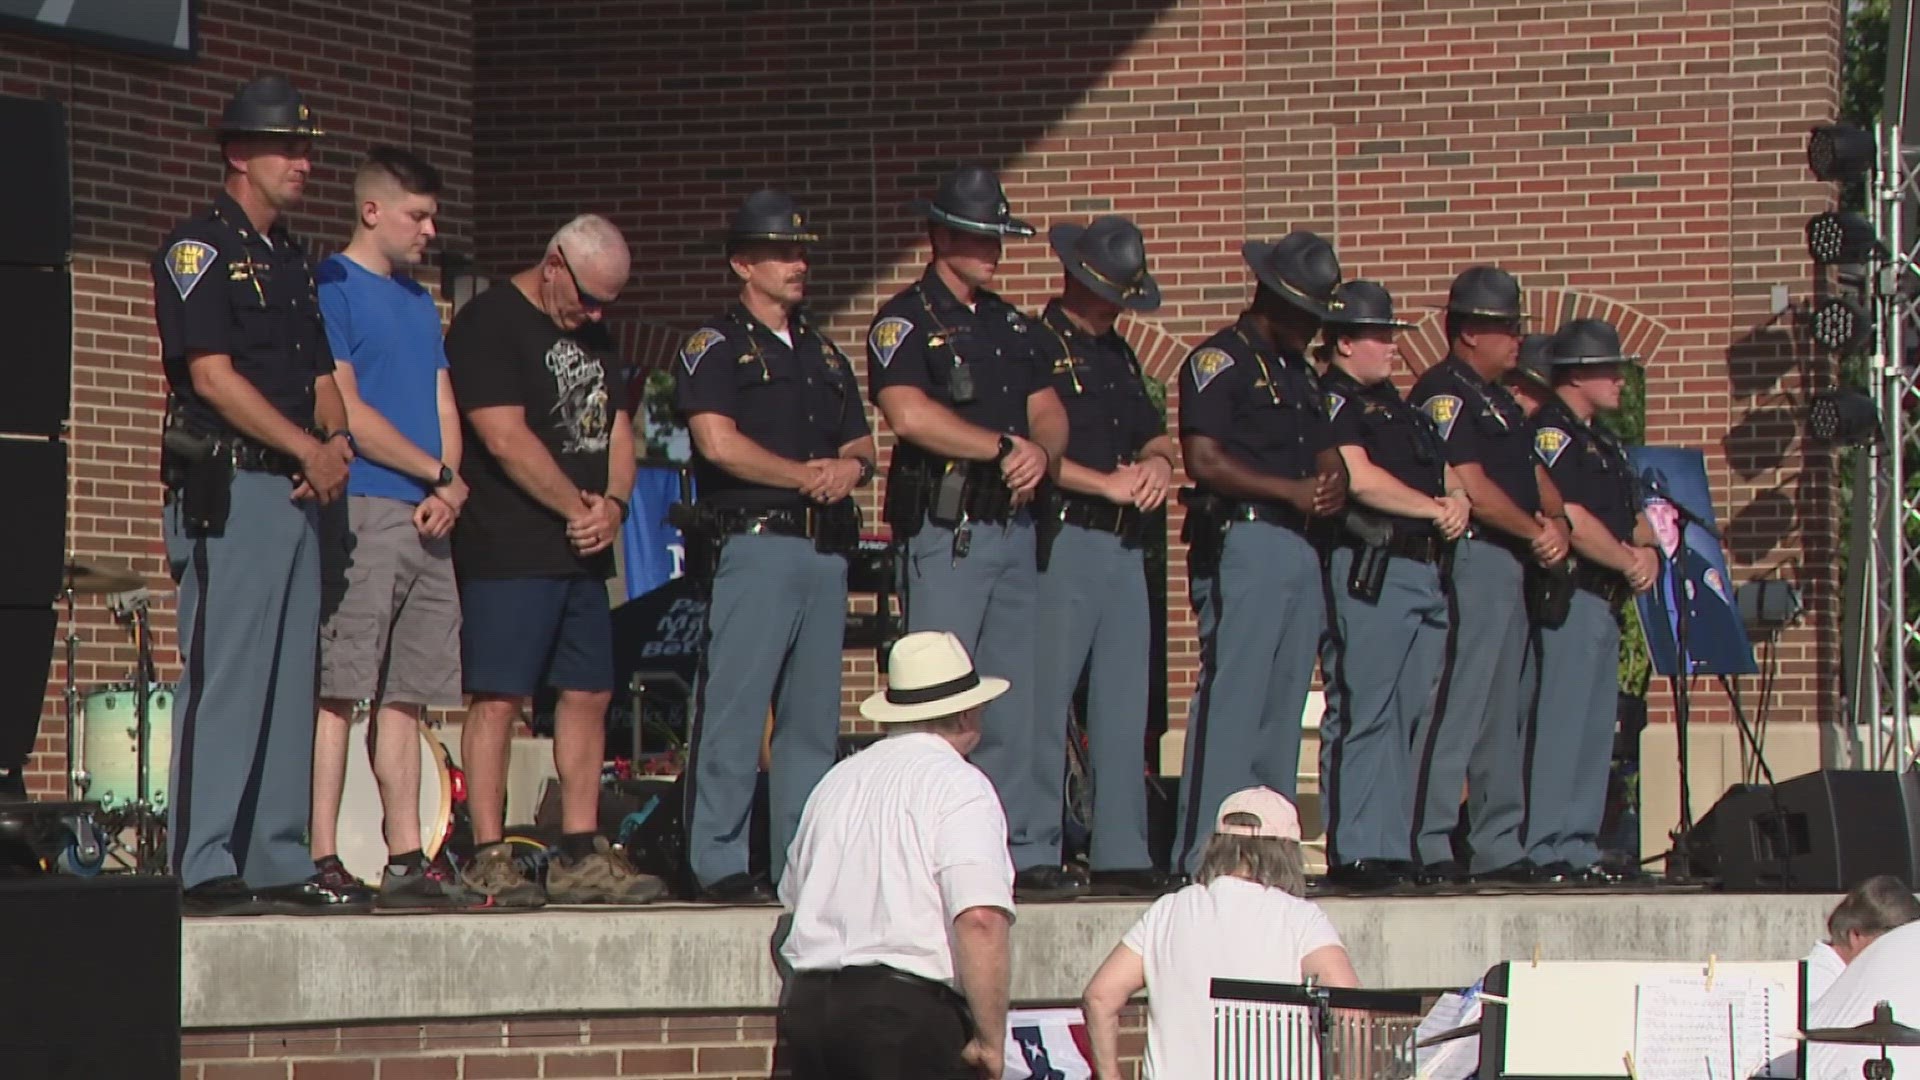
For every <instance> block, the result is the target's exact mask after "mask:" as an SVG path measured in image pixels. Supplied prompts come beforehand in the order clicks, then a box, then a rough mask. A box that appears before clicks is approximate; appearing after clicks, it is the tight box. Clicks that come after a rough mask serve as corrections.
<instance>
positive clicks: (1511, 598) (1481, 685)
mask: <svg viewBox="0 0 1920 1080" xmlns="http://www.w3.org/2000/svg"><path fill="white" fill-rule="evenodd" d="M1454 550H1455V555H1454V563H1453V601H1454V604H1453V609H1452V614H1453V630H1452V632H1451V633H1450V635H1449V640H1448V643H1447V665H1446V668H1445V670H1444V671H1443V672H1442V673H1441V676H1440V686H1439V689H1438V690H1437V691H1436V693H1435V695H1434V703H1433V707H1432V708H1431V709H1429V710H1427V711H1426V713H1425V715H1424V716H1423V717H1422V722H1421V724H1420V725H1419V727H1417V728H1416V729H1415V730H1414V733H1413V752H1414V753H1415V754H1416V755H1418V756H1417V758H1416V760H1415V771H1414V780H1415V795H1414V821H1413V829H1412V836H1413V852H1414V857H1415V858H1416V859H1418V860H1420V861H1421V862H1422V863H1425V864H1427V865H1433V864H1435V863H1440V862H1445V861H1447V860H1449V859H1451V858H1453V848H1452V846H1451V843H1450V841H1449V834H1450V833H1451V832H1452V831H1453V828H1454V826H1455V824H1457V823H1458V822H1459V820H1460V785H1461V783H1462V782H1463V781H1464V782H1465V784H1466V787H1467V822H1468V833H1467V838H1468V841H1469V843H1471V845H1472V847H1473V863H1472V866H1471V867H1470V868H1469V869H1471V870H1472V871H1473V872H1474V873H1483V872H1485V871H1489V870H1498V869H1500V868H1501V867H1503V866H1507V865H1508V864H1510V863H1514V862H1518V861H1519V860H1520V859H1521V858H1522V857H1523V856H1525V854H1526V849H1525V848H1523V847H1522V846H1521V843H1520V836H1521V831H1522V830H1523V829H1524V828H1525V826H1526V810H1527V804H1526V775H1525V769H1524V765H1523V762H1522V760H1521V745H1522V728H1523V725H1524V722H1525V720H1526V713H1525V709H1524V706H1526V705H1527V704H1528V703H1530V702H1531V701H1532V700H1533V690H1532V687H1531V685H1530V680H1531V678H1532V676H1533V675H1534V672H1533V670H1532V665H1530V664H1528V663H1526V653H1527V612H1526V599H1525V596H1524V591H1523V590H1524V584H1523V581H1524V579H1523V576H1522V575H1523V573H1524V570H1523V568H1522V566H1521V564H1520V561H1519V559H1518V558H1517V557H1515V555H1514V554H1513V552H1511V551H1509V550H1508V549H1507V548H1505V547H1503V546H1501V545H1499V544H1495V543H1489V542H1487V541H1485V540H1462V541H1460V542H1459V543H1457V544H1456V545H1455V549H1454Z"/></svg>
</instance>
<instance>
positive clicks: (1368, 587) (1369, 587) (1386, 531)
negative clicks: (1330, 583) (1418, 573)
mask: <svg viewBox="0 0 1920 1080" xmlns="http://www.w3.org/2000/svg"><path fill="white" fill-rule="evenodd" d="M1346 526H1347V533H1348V534H1349V535H1350V536H1351V537H1352V538H1353V539H1355V540H1357V541H1359V542H1358V543H1357V544H1353V545H1351V546H1352V547H1353V566H1352V567H1351V568H1349V569H1348V571H1347V595H1348V596H1351V597H1353V598H1354V599H1355V600H1359V601H1362V602H1364V603H1368V604H1371V603H1374V602H1376V601H1378V600H1379V599H1380V594H1381V592H1382V591H1384V590H1385V589H1386V586H1387V564H1388V563H1389V562H1390V561H1392V559H1393V553H1392V552H1391V551H1390V550H1388V545H1389V544H1391V543H1392V542H1393V524H1392V523H1391V522H1388V521H1385V520H1382V519H1381V518H1380V517H1378V516H1377V515H1375V514H1373V513H1371V512H1370V511H1368V510H1366V509H1364V508H1362V507H1358V506H1354V507H1349V508H1348V509H1347V512H1346Z"/></svg>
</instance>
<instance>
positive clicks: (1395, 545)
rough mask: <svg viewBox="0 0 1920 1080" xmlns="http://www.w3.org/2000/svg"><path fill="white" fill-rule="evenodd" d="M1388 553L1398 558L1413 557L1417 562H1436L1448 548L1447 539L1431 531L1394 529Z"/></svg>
mask: <svg viewBox="0 0 1920 1080" xmlns="http://www.w3.org/2000/svg"><path fill="white" fill-rule="evenodd" d="M1386 548H1387V554H1389V555H1393V556H1395V557H1397V558H1402V559H1412V560H1413V561H1415V562H1423V563H1435V562H1439V561H1440V556H1441V554H1442V553H1443V552H1445V550H1446V541H1444V540H1442V539H1440V538H1439V537H1438V536H1435V535H1434V534H1433V533H1431V532H1424V531H1423V532H1405V531H1402V530H1400V529H1395V530H1394V531H1393V538H1392V539H1390V540H1388V541H1387V544H1386Z"/></svg>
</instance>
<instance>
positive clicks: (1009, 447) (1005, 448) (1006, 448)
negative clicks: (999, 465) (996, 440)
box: [993, 435, 1020, 462]
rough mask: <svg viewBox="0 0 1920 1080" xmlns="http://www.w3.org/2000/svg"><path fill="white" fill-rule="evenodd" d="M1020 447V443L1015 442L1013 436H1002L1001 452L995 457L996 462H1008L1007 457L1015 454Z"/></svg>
mask: <svg viewBox="0 0 1920 1080" xmlns="http://www.w3.org/2000/svg"><path fill="white" fill-rule="evenodd" d="M1019 445H1020V444H1019V443H1016V442H1014V441H1013V436H1011V435H1002V436H1000V452H999V453H998V454H995V455H994V456H993V460H994V461H996V462H1000V461H1005V460H1007V455H1008V454H1011V453H1013V451H1014V450H1015V449H1016V448H1017V447H1018V446H1019Z"/></svg>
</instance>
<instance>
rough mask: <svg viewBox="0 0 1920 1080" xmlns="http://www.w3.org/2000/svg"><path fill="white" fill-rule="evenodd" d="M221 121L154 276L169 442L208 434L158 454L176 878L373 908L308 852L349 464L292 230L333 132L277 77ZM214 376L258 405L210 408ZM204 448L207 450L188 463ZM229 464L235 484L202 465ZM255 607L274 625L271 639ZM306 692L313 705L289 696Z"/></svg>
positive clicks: (232, 900)
mask: <svg viewBox="0 0 1920 1080" xmlns="http://www.w3.org/2000/svg"><path fill="white" fill-rule="evenodd" d="M211 126H212V128H213V130H214V131H215V132H216V133H217V134H218V137H219V141H220V144H221V157H222V158H223V159H224V162H225V165H226V171H225V175H224V177H223V180H222V190H220V191H219V192H218V193H216V194H215V196H214V198H213V200H212V201H211V202H210V203H209V204H208V205H207V206H206V207H204V208H203V209H201V210H199V211H197V212H195V213H194V214H193V215H192V216H190V217H188V218H186V219H184V220H182V221H180V222H178V223H177V224H175V226H174V228H173V230H172V231H171V232H170V233H169V234H168V235H167V238H166V239H165V241H163V242H162V244H161V247H160V249H159V251H158V252H156V253H155V257H154V259H153V262H152V264H151V270H152V274H153V284H154V291H153V298H154V317H155V320H156V322H157V323H158V328H159V332H160V353H161V361H162V365H163V368H164V370H165V373H166V378H167V384H168V390H169V393H168V405H169V408H168V427H169V434H170V435H176V436H177V434H178V433H179V432H180V431H185V432H187V433H189V434H190V435H192V436H194V438H193V439H187V440H182V439H178V438H169V439H168V440H166V445H165V446H163V448H162V453H161V472H162V480H163V482H164V483H166V485H167V487H168V491H169V497H168V499H167V512H166V520H165V523H164V524H165V532H166V542H167V549H168V551H170V552H174V553H175V554H176V556H177V561H176V564H175V565H178V566H182V567H184V569H183V571H182V574H181V576H180V580H179V585H180V588H181V589H182V590H183V595H189V596H194V597H196V598H197V602H196V603H195V604H192V605H188V606H187V607H185V608H183V610H182V613H181V617H180V633H181V637H180V649H181V654H182V658H183V660H184V661H185V667H184V668H183V673H182V676H181V683H180V688H179V693H180V697H181V700H182V701H183V702H191V703H192V708H191V709H190V710H188V711H185V712H183V714H182V719H181V721H180V722H179V730H180V735H181V741H180V742H179V744H178V745H179V746H181V747H182V748H183V749H182V751H181V753H180V756H179V758H178V759H177V760H176V761H175V763H174V765H175V769H176V775H177V781H176V783H175V785H174V787H175V790H174V791H172V792H171V793H170V794H171V796H172V798H171V800H170V803H169V814H170V815H171V818H170V821H169V827H168V835H169V839H170V840H171V842H172V845H173V852H172V865H173V871H174V873H175V874H177V875H178V876H179V878H180V881H181V884H182V886H183V887H184V890H185V891H184V896H183V901H182V906H183V908H184V910H186V911H187V912H188V913H191V914H219V913H243V912H261V911H288V910H292V911H342V910H362V911H364V910H370V909H371V902H370V900H369V899H368V898H367V897H366V896H365V894H364V890H362V891H360V892H358V893H356V892H353V891H350V890H343V889H338V888H334V887H333V886H331V885H329V884H328V882H327V881H326V880H324V879H323V878H322V876H321V875H320V874H319V873H318V869H319V868H318V867H316V865H315V864H314V862H313V859H312V854H311V851H310V849H309V848H308V846H307V844H306V843H305V841H304V840H302V839H301V837H302V836H303V835H304V834H305V833H306V831H307V824H308V816H309V815H308V811H309V804H308V800H307V791H308V787H309V780H310V779H311V777H312V773H313V740H312V731H313V725H314V714H315V712H314V698H313V694H312V692H311V691H312V689H313V687H314V686H315V685H317V682H318V673H317V672H316V670H315V666H316V659H317V654H318V651H319V634H320V623H319V616H320V607H321V598H320V577H321V573H320V561H319V551H320V542H319V505H320V504H323V503H330V502H333V501H334V500H335V499H337V498H339V497H340V496H341V495H342V494H343V493H344V489H345V486H346V482H347V471H348V462H349V461H351V459H352V457H353V451H352V436H351V435H349V434H348V431H347V413H346V407H345V405H344V404H343V403H342V400H341V396H340V391H339V388H338V387H337V386H336V385H335V383H334V379H333V369H334V351H333V349H332V347H331V346H330V345H329V343H328V341H327V335H326V332H325V330H324V327H323V324H322V320H321V315H320V302H319V298H318V296H317V295H316V292H315V288H314V278H313V271H312V267H311V266H310V265H309V264H308V262H307V257H306V253H305V251H304V250H303V249H302V247H301V245H300V243H299V241H298V240H297V239H295V238H294V237H293V236H292V235H290V234H289V232H288V230H287V227H286V224H285V220H284V212H285V211H286V210H288V209H290V208H292V207H294V206H296V205H298V204H299V202H300V199H301V197H302V196H303V195H304V194H305V190H306V181H307V176H308V173H309V172H310V171H311V170H312V162H311V161H310V160H309V158H308V154H309V149H308V140H309V139H311V138H312V137H313V136H315V135H317V134H319V131H320V129H319V126H318V124H317V123H316V122H315V120H314V117H313V114H312V112H311V110H309V109H308V108H307V106H306V103H305V102H304V101H303V100H302V99H301V96H300V94H299V93H298V92H297V91H296V90H294V88H293V86H292V85H291V84H290V83H288V82H287V80H286V79H285V78H283V77H281V76H278V75H269V76H266V77H264V78H259V79H255V80H253V81H252V82H249V83H247V84H246V85H245V86H243V87H241V88H240V90H239V92H238V93H237V94H235V95H234V98H233V100H232V101H231V102H230V103H228V105H227V106H226V108H225V110H224V111H223V112H222V114H221V116H220V117H219V119H218V121H217V122H215V123H214V124H213V125H211ZM216 363H217V366H218V368H219V370H220V371H223V372H224V373H225V377H226V378H227V379H229V380H239V381H240V382H242V383H244V384H246V385H247V386H249V388H250V389H251V390H252V391H253V393H251V394H245V395H240V396H238V397H236V396H234V395H232V394H231V393H228V394H221V395H220V398H221V400H219V401H215V400H213V399H212V398H210V397H207V396H204V395H202V394H201V393H200V390H199V387H200V386H201V385H202V384H203V382H204V378H205V372H206V370H207V367H206V366H207V365H209V364H216ZM196 370H198V371H200V372H201V375H202V379H201V380H199V381H196V379H195V371H196ZM242 398H244V399H245V400H246V401H251V402H256V403H263V404H264V405H265V406H266V408H264V409H259V408H255V407H253V406H249V405H246V404H244V402H243V401H242ZM249 433H257V437H256V434H249ZM196 443H197V444H198V445H200V446H204V447H206V448H207V449H206V450H205V451H204V452H203V453H196V454H193V455H191V456H189V455H188V454H187V453H185V452H184V450H183V448H184V447H185V446H188V445H193V444H196ZM216 454H217V456H218V459H219V460H220V461H221V462H222V463H223V466H224V465H225V464H228V463H230V464H231V465H232V466H233V469H232V472H231V475H230V476H227V477H222V476H220V470H211V469H207V468H205V467H204V466H205V464H206V462H207V461H210V460H214V458H215V456H216ZM187 552H194V553H195V557H194V558H192V559H191V560H189V559H187V558H186V557H185V556H186V553H187ZM260 612H277V613H279V614H277V615H276V616H275V617H274V618H273V619H270V620H269V623H270V625H272V626H273V627H274V631H273V632H272V633H270V634H269V635H268V639H267V640H261V639H260V635H259V620H258V619H257V618H255V617H254V616H255V615H256V614H257V613H260ZM262 657H267V658H270V659H268V660H262V659H261V658H262ZM292 686H304V687H306V688H307V689H308V691H309V692H308V693H307V694H305V695H304V696H302V695H299V694H288V693H276V692H275V689H274V688H275V687H282V688H284V687H292ZM303 731H304V732H307V733H308V734H307V736H306V737H305V738H297V737H294V735H293V734H290V733H298V732H303ZM189 811H190V812H189Z"/></svg>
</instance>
